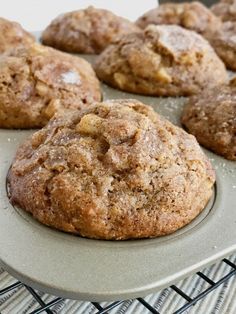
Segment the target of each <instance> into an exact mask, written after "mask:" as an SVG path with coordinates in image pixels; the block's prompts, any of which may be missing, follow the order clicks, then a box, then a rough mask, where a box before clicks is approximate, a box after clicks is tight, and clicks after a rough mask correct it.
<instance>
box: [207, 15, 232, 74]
mask: <svg viewBox="0 0 236 314" xmlns="http://www.w3.org/2000/svg"><path fill="white" fill-rule="evenodd" d="M207 37H208V40H209V42H210V43H211V45H212V47H213V48H214V49H215V51H216V53H217V54H218V56H219V57H220V58H221V59H222V60H223V62H224V63H225V65H226V66H227V68H228V69H230V70H233V71H235V70H236V20H235V22H225V23H223V24H222V27H221V28H220V29H218V30H216V31H215V32H211V33H209V34H208V35H207Z"/></svg>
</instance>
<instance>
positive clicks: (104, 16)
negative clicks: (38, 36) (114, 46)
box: [42, 6, 139, 54]
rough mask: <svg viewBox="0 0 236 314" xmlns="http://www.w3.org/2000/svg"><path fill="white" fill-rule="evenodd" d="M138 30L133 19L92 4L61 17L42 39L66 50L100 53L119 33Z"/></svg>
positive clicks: (52, 23) (50, 26)
mask: <svg viewBox="0 0 236 314" xmlns="http://www.w3.org/2000/svg"><path fill="white" fill-rule="evenodd" d="M136 31H139V28H138V27H137V26H136V25H135V24H134V23H132V22H130V21H129V20H127V19H125V18H123V17H120V16H117V15H115V14H113V13H112V12H110V11H107V10H103V9H96V8H94V7H92V6H90V7H88V8H87V9H85V10H78V11H73V12H68V13H65V14H62V15H60V16H59V17H57V18H56V19H55V20H53V21H52V22H51V24H50V25H49V26H48V27H47V28H46V29H45V31H44V32H43V35H42V42H43V43H44V44H45V45H48V46H52V47H55V48H57V49H60V50H63V51H68V52H77V53H88V54H97V53H100V52H101V51H102V50H104V48H106V47H107V46H108V45H109V44H110V43H111V42H112V41H113V40H114V39H115V38H116V37H117V36H121V35H123V34H125V33H129V32H136Z"/></svg>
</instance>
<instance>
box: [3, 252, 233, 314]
mask: <svg viewBox="0 0 236 314" xmlns="http://www.w3.org/2000/svg"><path fill="white" fill-rule="evenodd" d="M222 262H223V263H225V264H227V265H228V266H229V272H228V273H227V274H226V275H224V276H223V277H222V278H220V279H219V280H217V281H213V280H212V279H211V278H209V277H208V276H206V275H205V274H204V273H203V272H201V271H199V272H197V273H196V275H197V276H198V277H200V279H201V280H203V281H204V282H205V283H207V288H206V289H204V290H203V291H202V292H200V293H199V294H197V295H196V296H195V297H190V296H189V295H187V294H186V293H185V292H184V291H182V290H181V289H179V288H178V287H177V286H176V285H171V286H170V289H171V290H172V291H174V292H175V293H176V294H178V295H179V296H180V297H181V298H183V300H184V301H185V303H184V305H182V306H181V307H180V308H178V309H176V310H175V311H174V312H173V314H181V313H183V312H184V311H186V310H187V309H189V308H190V307H192V306H193V305H195V304H196V303H197V302H199V301H200V300H202V299H203V298H205V297H206V296H207V295H208V294H210V293H211V292H212V291H213V290H215V289H216V288H217V287H219V286H220V285H222V284H223V283H225V282H227V281H228V280H229V279H230V278H231V277H233V276H236V263H233V262H231V261H230V260H229V259H226V258H224V259H223V260H222ZM20 287H24V288H25V289H26V290H27V291H28V292H29V293H30V295H31V296H32V298H33V299H34V300H35V301H37V303H38V308H37V309H36V310H33V311H32V312H30V314H39V313H48V314H53V313H55V312H53V311H52V310H51V309H52V307H53V306H55V305H56V304H59V303H60V302H62V300H63V299H62V298H59V297H55V298H54V299H53V300H51V301H50V302H48V303H46V302H44V301H43V299H42V298H41V297H40V295H39V293H38V292H37V291H36V290H34V289H33V288H31V287H29V286H27V285H24V284H23V283H21V282H20V281H17V282H15V283H13V284H11V285H9V286H7V287H5V288H4V289H2V290H0V297H1V296H3V295H4V294H6V293H9V292H11V291H14V290H16V289H17V288H20ZM136 300H137V301H138V302H139V303H140V304H142V306H143V307H144V308H145V309H146V310H149V312H150V313H153V314H160V312H159V311H157V310H156V309H155V308H154V307H153V306H152V305H151V304H149V303H148V302H147V301H146V300H145V299H144V298H137V299H136ZM124 302H126V301H115V302H112V303H110V304H109V305H107V306H105V307H104V306H102V305H101V304H100V303H97V302H91V304H92V305H93V306H94V308H95V309H97V312H96V314H109V312H110V311H111V310H113V309H114V308H116V307H118V306H119V305H121V304H122V303H124Z"/></svg>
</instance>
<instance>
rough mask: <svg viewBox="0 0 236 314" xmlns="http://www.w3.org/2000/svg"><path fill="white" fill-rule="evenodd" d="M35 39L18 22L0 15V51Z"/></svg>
mask: <svg viewBox="0 0 236 314" xmlns="http://www.w3.org/2000/svg"><path fill="white" fill-rule="evenodd" d="M34 41H35V39H34V36H32V35H31V34H30V33H28V32H26V31H25V30H24V29H23V28H22V27H21V25H20V24H18V23H16V22H11V21H8V20H6V19H4V18H2V17H0V53H4V52H6V51H7V50H9V49H15V48H17V47H19V46H25V45H29V44H31V43H33V42H34Z"/></svg>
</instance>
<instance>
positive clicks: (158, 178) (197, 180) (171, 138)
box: [8, 100, 215, 240]
mask: <svg viewBox="0 0 236 314" xmlns="http://www.w3.org/2000/svg"><path fill="white" fill-rule="evenodd" d="M214 181H215V175H214V171H213V169H212V166H211V164H210V162H209V160H208V159H207V157H206V156H205V155H204V153H203V152H202V150H201V148H200V147H199V145H198V143H197V141H196V140H195V138H194V137H193V136H192V135H189V134H187V133H186V132H185V131H184V130H182V129H181V128H178V127H176V126H174V125H172V124H171V123H170V122H169V121H167V120H165V119H164V118H163V117H161V116H159V115H158V114H157V113H155V112H154V111H153V110H152V109H151V108H150V107H148V106H145V105H143V104H142V103H140V102H138V101H136V100H114V101H106V102H104V103H96V104H94V105H91V106H87V107H84V108H83V109H82V110H80V111H79V110H77V111H67V113H66V114H64V115H57V116H55V117H54V118H53V119H52V120H50V122H49V124H48V125H47V126H46V127H44V128H43V129H42V130H40V131H38V132H37V133H35V134H33V135H32V136H31V137H30V138H29V139H28V140H27V141H26V142H25V143H24V144H23V145H21V147H20V148H19V149H18V151H17V153H16V157H15V160H14V162H13V164H12V167H11V169H10V171H9V176H8V184H9V195H10V201H11V202H12V203H13V204H15V205H17V206H19V207H21V208H22V209H24V210H26V211H27V212H30V213H32V214H33V216H34V217H35V218H36V219H38V220H39V221H40V222H42V223H43V224H46V225H48V226H51V227H54V228H57V229H60V230H63V231H67V232H72V233H75V234H79V235H81V236H84V237H89V238H96V239H112V240H121V239H129V238H148V237H156V236H161V235H165V234H169V233H172V232H174V231H175V230H177V229H179V228H181V227H183V226H184V225H186V224H188V223H189V222H190V221H191V220H192V219H194V218H195V217H196V216H197V215H198V214H199V213H200V212H201V211H202V210H203V208H204V207H205V205H206V204H207V202H208V200H209V198H210V197H211V195H212V186H213V184H214Z"/></svg>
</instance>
